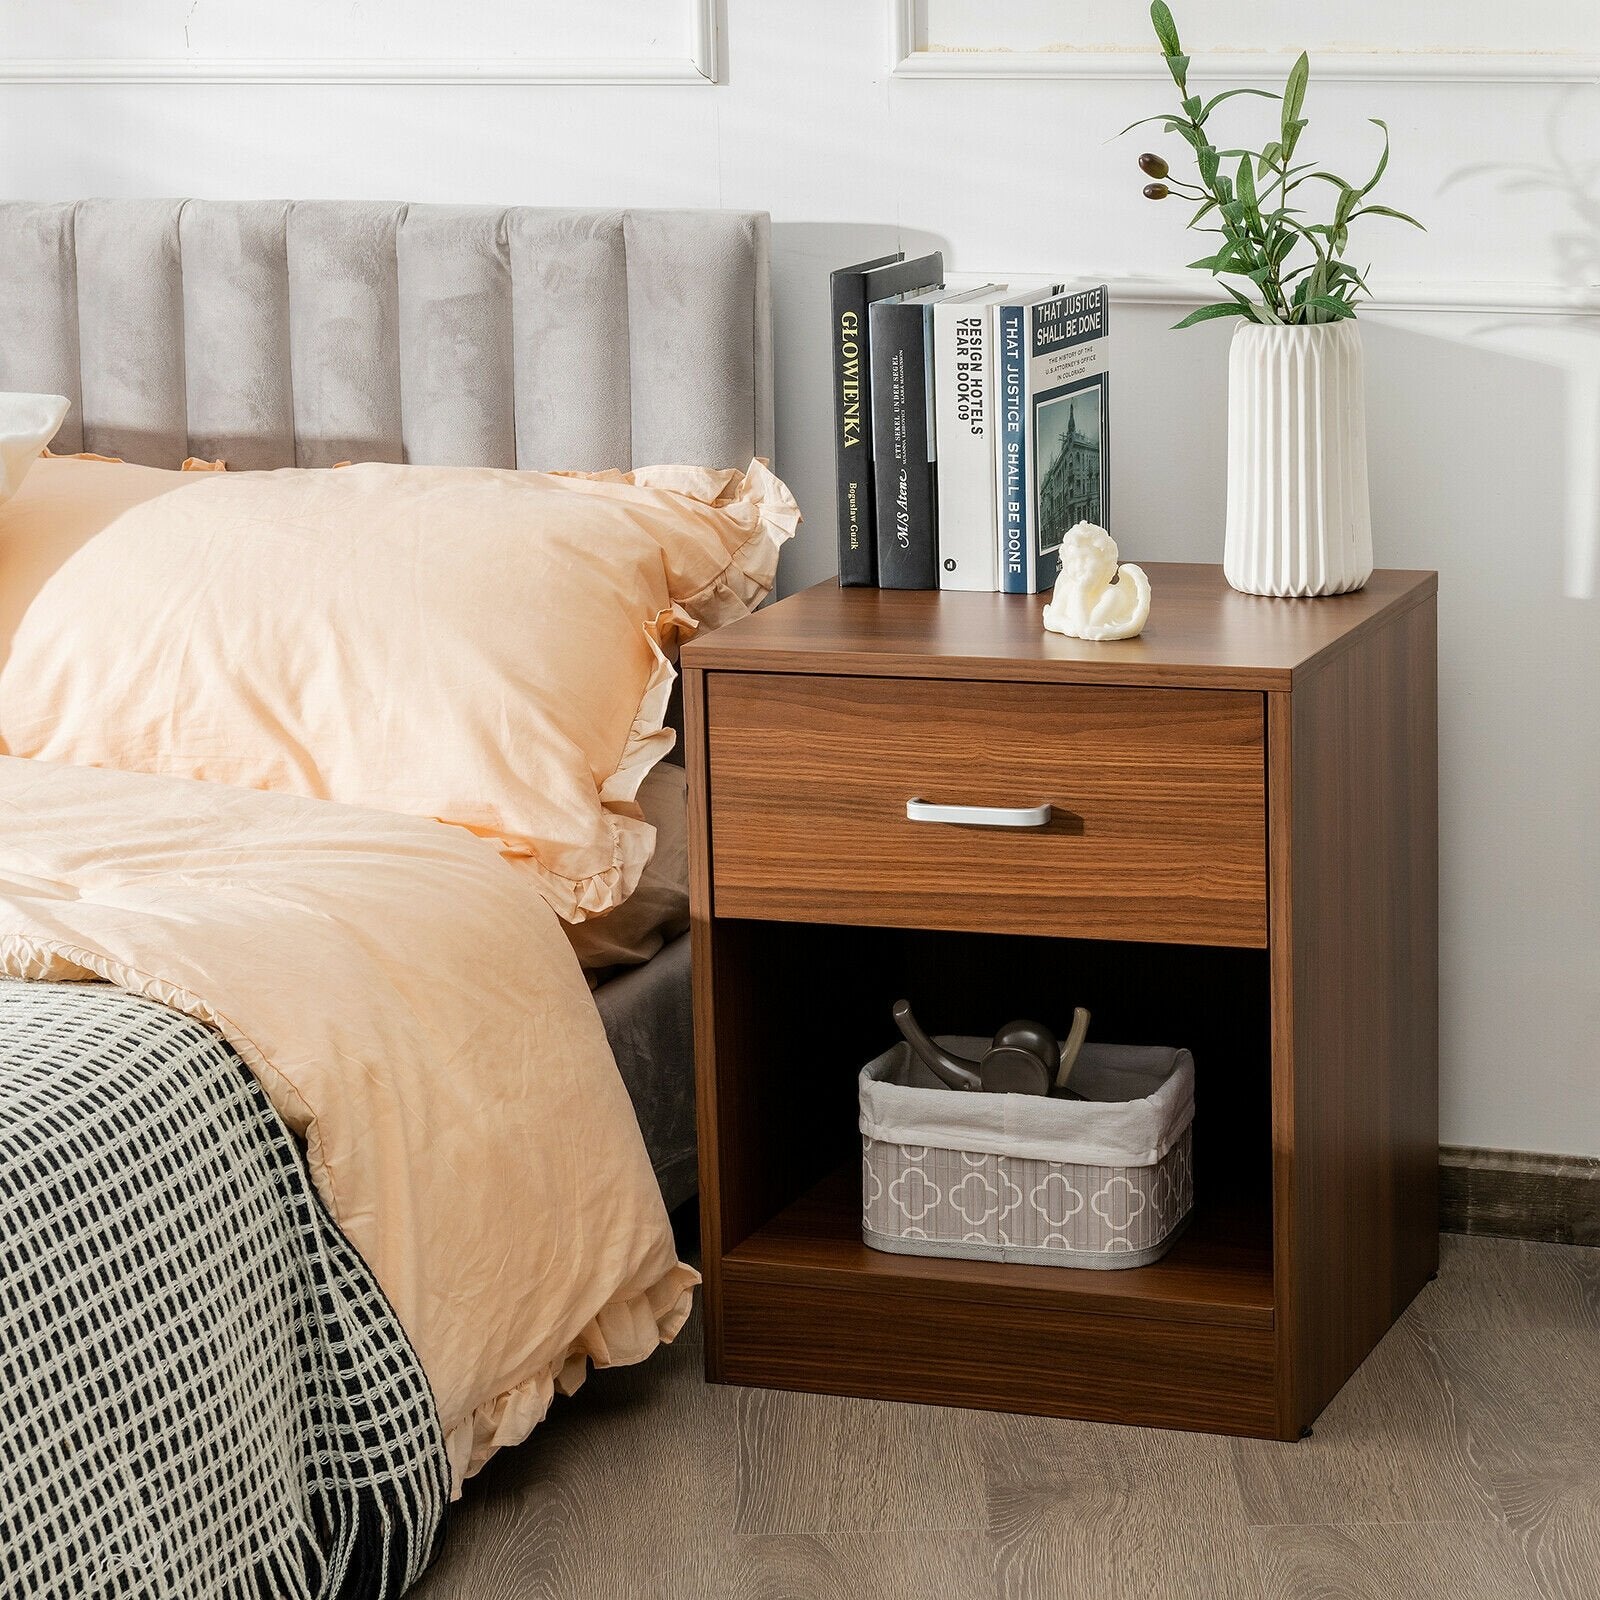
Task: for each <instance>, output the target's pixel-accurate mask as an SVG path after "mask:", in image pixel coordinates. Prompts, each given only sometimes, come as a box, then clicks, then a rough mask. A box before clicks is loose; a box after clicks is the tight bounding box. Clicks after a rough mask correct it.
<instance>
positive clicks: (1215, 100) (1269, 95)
mask: <svg viewBox="0 0 1600 1600" xmlns="http://www.w3.org/2000/svg"><path fill="white" fill-rule="evenodd" d="M1236 94H1254V95H1260V97H1261V98H1262V99H1263V100H1278V99H1281V98H1282V96H1280V95H1279V93H1278V91H1277V90H1276V89H1224V90H1223V91H1222V93H1221V94H1214V95H1212V97H1211V98H1210V99H1209V100H1207V101H1206V103H1205V109H1204V110H1203V111H1202V112H1201V120H1202V121H1204V120H1205V118H1206V117H1209V116H1210V115H1211V113H1212V112H1213V111H1215V110H1216V109H1217V107H1218V106H1220V105H1221V104H1222V102H1223V101H1224V100H1231V99H1233V97H1234V96H1235V95H1236Z"/></svg>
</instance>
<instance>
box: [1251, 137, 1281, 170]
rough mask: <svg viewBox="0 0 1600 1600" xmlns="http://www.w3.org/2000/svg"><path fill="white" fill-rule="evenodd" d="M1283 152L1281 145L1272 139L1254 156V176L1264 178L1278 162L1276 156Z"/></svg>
mask: <svg viewBox="0 0 1600 1600" xmlns="http://www.w3.org/2000/svg"><path fill="white" fill-rule="evenodd" d="M1282 154H1283V146H1282V145H1281V144H1279V143H1278V142H1277V140H1273V142H1272V143H1271V144H1269V145H1268V146H1267V147H1266V149H1265V150H1263V151H1262V152H1261V154H1260V155H1258V156H1257V157H1256V176H1257V177H1258V178H1264V177H1266V175H1267V174H1268V173H1269V172H1271V171H1272V170H1273V169H1274V168H1275V167H1276V166H1277V164H1278V157H1279V156H1281V155H1282Z"/></svg>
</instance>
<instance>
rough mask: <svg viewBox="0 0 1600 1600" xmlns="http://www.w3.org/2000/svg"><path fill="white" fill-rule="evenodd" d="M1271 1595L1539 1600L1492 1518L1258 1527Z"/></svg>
mask: <svg viewBox="0 0 1600 1600" xmlns="http://www.w3.org/2000/svg"><path fill="white" fill-rule="evenodd" d="M1251 1537H1252V1539H1253V1540H1254V1541H1255V1546H1256V1554H1257V1556H1258V1558H1259V1560H1260V1565H1261V1574H1262V1579H1263V1582H1264V1585H1265V1594H1266V1597H1267V1600H1442V1597H1445V1596H1448V1597H1449V1600H1537V1597H1538V1590H1537V1588H1536V1587H1535V1585H1534V1580H1533V1574H1532V1573H1531V1572H1529V1570H1528V1568H1527V1565H1526V1563H1525V1562H1524V1561H1523V1559H1522V1553H1521V1551H1519V1550H1518V1549H1517V1547H1516V1545H1515V1543H1514V1542H1513V1541H1512V1540H1511V1539H1510V1538H1509V1537H1508V1536H1507V1534H1506V1533H1505V1531H1504V1530H1503V1529H1501V1528H1498V1527H1496V1526H1494V1525H1493V1524H1473V1523H1440V1522H1431V1523H1428V1522H1413V1523H1365V1524H1356V1525H1353V1526H1348V1527H1340V1528H1317V1527H1291V1528H1282V1527H1278V1528H1256V1529H1254V1530H1252V1533H1251Z"/></svg>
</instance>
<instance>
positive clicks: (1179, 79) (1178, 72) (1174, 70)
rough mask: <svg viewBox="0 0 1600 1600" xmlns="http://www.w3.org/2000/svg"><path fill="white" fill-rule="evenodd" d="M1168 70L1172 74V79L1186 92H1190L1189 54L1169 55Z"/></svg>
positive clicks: (1167, 60) (1167, 59)
mask: <svg viewBox="0 0 1600 1600" xmlns="http://www.w3.org/2000/svg"><path fill="white" fill-rule="evenodd" d="M1166 63H1167V71H1168V72H1170V73H1171V74H1172V81H1173V82H1174V83H1175V84H1177V86H1178V88H1179V89H1180V90H1182V91H1183V92H1184V93H1185V94H1187V93H1188V92H1189V82H1188V79H1189V58H1188V56H1167V57H1166Z"/></svg>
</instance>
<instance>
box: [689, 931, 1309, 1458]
mask: <svg viewBox="0 0 1600 1600" xmlns="http://www.w3.org/2000/svg"><path fill="white" fill-rule="evenodd" d="M711 933H712V939H713V945H714V949H713V961H714V966H713V982H714V985H715V994H716V1008H715V1013H716V1018H717V1023H716V1027H717V1035H716V1039H715V1041H714V1049H713V1051H712V1052H711V1055H712V1063H711V1064H712V1066H713V1069H714V1071H715V1074H716V1078H715V1084H714V1090H715V1096H714V1099H715V1103H714V1109H713V1108H709V1107H708V1110H710V1111H711V1114H712V1115H714V1116H715V1117H716V1118H717V1145H716V1148H717V1149H718V1151H719V1152H720V1169H719V1170H717V1171H716V1172H714V1173H708V1174H707V1177H708V1180H709V1181H708V1182H707V1183H706V1200H707V1202H708V1203H709V1204H710V1205H711V1206H713V1207H714V1213H713V1216H712V1218H711V1223H710V1225H709V1226H708V1228H707V1238H706V1242H707V1247H708V1255H709V1254H710V1253H711V1252H712V1251H715V1253H716V1261H715V1266H714V1267H713V1269H712V1271H711V1273H710V1274H709V1276H710V1277H711V1278H712V1280H713V1288H712V1293H714V1294H715V1295H716V1296H717V1298H718V1300H719V1303H720V1307H721V1316H720V1318H719V1321H720V1339H717V1340H714V1341H713V1343H712V1345H711V1347H709V1348H708V1365H709V1366H710V1369H711V1371H712V1375H713V1376H714V1377H720V1378H723V1379H726V1380H727V1381H731V1382H739V1383H752V1384H762V1385H766V1386H771V1387H787V1388H800V1389H811V1390H817V1391H822V1392H831V1393H842V1394H863V1395H881V1396H887V1397H896V1396H901V1395H903V1397H905V1398H921V1399H926V1398H927V1397H928V1394H929V1391H930V1388H931V1389H933V1390H934V1391H936V1392H937V1393H938V1394H939V1395H940V1396H942V1397H944V1398H946V1399H948V1400H949V1401H950V1402H951V1403H953V1404H961V1405H972V1406H984V1407H990V1408H993V1409H1001V1410H1006V1409H1016V1410H1028V1411H1041V1412H1047V1413H1052V1412H1053V1413H1056V1414H1061V1415H1072V1416H1087V1417H1105V1418H1108V1419H1116V1420H1122V1421H1141V1422H1149V1423H1159V1424H1162V1425H1166V1426H1179V1427H1182V1426H1191V1427H1199V1428H1208V1429H1215V1430H1218V1431H1225V1432H1239V1433H1256V1434H1261V1433H1268V1434H1270V1433H1273V1432H1275V1431H1277V1405H1276V1393H1275V1381H1274V1373H1275V1360H1276V1344H1275V1320H1276V1319H1275V1284H1274V1274H1273V1228H1272V1193H1273V1186H1272V1136H1271V1110H1270V1104H1271V1095H1270V1040H1271V1027H1270V1011H1269V998H1268V994H1269V991H1268V967H1267V956H1266V952H1265V951H1261V950H1253V949H1251V950H1246V949H1235V948H1225V947H1196V946H1181V947H1180V946H1172V945H1159V944H1128V943H1116V942H1109V941H1108V942H1102V941H1088V940H1061V939H1048V938H1033V937H1018V936H1011V935H988V934H958V933H941V932H924V931H908V930H902V929H885V928H860V927H841V926H835V925H826V926H824V925H818V924H804V923H777V922H757V921H739V920H727V919H719V920H718V921H717V922H716V923H715V924H714V925H713V927H712V930H711ZM902 996H904V997H905V998H908V999H910V1000H911V1002H912V1004H913V1006H914V1008H915V1009H916V1011H917V1013H918V1015H919V1017H920V1018H922V1020H923V1021H924V1024H925V1026H927V1027H928V1028H929V1030H930V1031H935V1032H941V1033H967V1034H987V1033H991V1032H993V1031H994V1029H995V1028H996V1027H997V1026H998V1025H999V1024H1000V1023H1002V1022H1004V1021H1007V1020H1009V1019H1010V1018H1012V1017H1016V1016H1033V1017H1036V1018H1037V1019H1038V1020H1039V1021H1042V1022H1044V1023H1046V1024H1047V1025H1048V1026H1051V1027H1053V1028H1056V1029H1058V1030H1063V1031H1064V1029H1065V1026H1066V1023H1067V1021H1068V1019H1069V1018H1070V1016H1071V1012H1072V1007H1073V1006H1074V1005H1078V1004H1082V1005H1087V1006H1088V1007H1089V1008H1090V1010H1091V1012H1092V1013H1093V1017H1094V1021H1093V1025H1092V1027H1091V1030H1090V1037H1091V1038H1093V1039H1096V1040H1101V1041H1108V1042H1119V1043H1128V1044H1138V1043H1161V1044H1173V1045H1183V1046H1187V1047H1188V1048H1189V1049H1190V1050H1191V1051H1192V1052H1193V1054H1194V1058H1195V1071H1196V1114H1195V1123H1194V1171H1195V1193H1196V1205H1195V1211H1194V1214H1193V1216H1192V1218H1191V1219H1190V1222H1189V1225H1188V1227H1187V1228H1186V1230H1185V1232H1184V1233H1183V1235H1182V1236H1181V1237H1180V1238H1179V1239H1178V1240H1177V1241H1176V1243H1175V1244H1174V1245H1173V1247H1172V1249H1171V1250H1170V1251H1169V1252H1168V1253H1167V1254H1166V1255H1165V1256H1164V1257H1162V1258H1161V1259H1160V1260H1159V1261H1157V1262H1154V1263H1151V1264H1150V1265H1148V1266H1144V1267H1135V1268H1129V1269H1124V1270H1089V1269H1083V1268H1071V1267H1055V1266H1028V1265H1017V1264H1011V1263H1006V1262H994V1261H970V1260H955V1259H947V1258H937V1257H923V1256H910V1255H893V1254H889V1253H886V1252H882V1251H876V1250H872V1249H870V1248H868V1247H867V1246H866V1245H865V1244H864V1243H863V1242H862V1239H861V1147H860V1135H859V1132H858V1130H857V1103H856V1075H857V1073H858V1071H859V1069H860V1067H861V1066H862V1064H864V1062H866V1061H867V1060H869V1059H870V1058H871V1057H872V1056H873V1055H875V1054H877V1053H878V1052H879V1051H881V1050H883V1049H884V1048H886V1047H887V1046H888V1045H889V1044H890V1043H892V1042H893V1040H894V1038H895V1037H896V1034H895V1029H894V1025H893V1022H892V1020H891V1018H890V1007H891V1005H892V1003H893V1001H894V1000H896V999H898V998H900V997H902ZM797 1015H798V1016H802V1017H804V1018H805V1019H806V1020H805V1032H804V1035H803V1036H801V1035H797V1034H796V1033H795V1032H794V1031H793V1030H792V1029H790V1030H783V1029H780V1028H778V1027H776V1026H774V1023H773V1019H775V1018H778V1017H785V1018H794V1017H795V1016H797Z"/></svg>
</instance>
